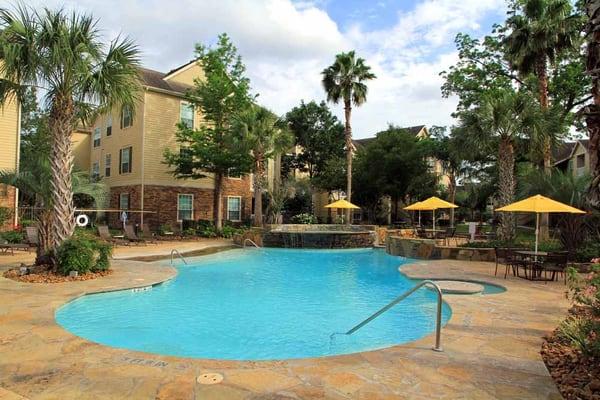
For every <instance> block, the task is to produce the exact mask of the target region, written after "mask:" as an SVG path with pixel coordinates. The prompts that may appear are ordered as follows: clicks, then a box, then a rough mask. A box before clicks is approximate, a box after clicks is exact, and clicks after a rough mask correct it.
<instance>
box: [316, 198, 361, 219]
mask: <svg viewBox="0 0 600 400" xmlns="http://www.w3.org/2000/svg"><path fill="white" fill-rule="evenodd" d="M325 208H338V209H339V208H341V209H348V208H350V209H360V207H359V206H357V205H354V204H352V203H350V202H349V201H347V200H344V199H340V200H338V201H334V202H333V203H329V204H327V205H326V206H325ZM342 218H343V217H342Z"/></svg>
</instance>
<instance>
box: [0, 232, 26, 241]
mask: <svg viewBox="0 0 600 400" xmlns="http://www.w3.org/2000/svg"><path fill="white" fill-rule="evenodd" d="M0 238H2V239H4V240H6V241H7V242H8V243H23V241H25V234H24V233H23V232H22V231H18V230H14V231H6V232H3V233H0Z"/></svg>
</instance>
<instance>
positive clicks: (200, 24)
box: [30, 0, 505, 137]
mask: <svg viewBox="0 0 600 400" xmlns="http://www.w3.org/2000/svg"><path fill="white" fill-rule="evenodd" d="M30 3H32V5H34V6H49V7H56V6H61V5H62V4H63V1H62V0H43V1H42V0H30ZM328 3H329V0H313V1H311V0H306V1H296V2H292V1H291V0H220V1H212V0H171V1H169V2H165V1H164V0H77V1H73V0H68V1H67V2H66V3H65V6H66V7H67V8H70V9H73V8H74V9H78V10H83V11H86V12H90V13H92V14H93V15H94V16H96V17H98V18H100V26H101V27H102V28H103V29H105V30H106V32H105V34H106V36H107V37H108V38H112V37H114V36H116V35H117V34H119V33H122V34H126V35H128V36H130V37H131V38H132V39H133V40H135V41H136V42H137V43H138V44H139V45H140V48H141V50H142V51H143V62H144V64H145V65H146V66H148V67H150V68H154V69H158V70H161V71H168V70H170V69H172V68H175V67H177V66H179V65H181V64H184V63H186V62H187V61H189V60H190V59H191V58H192V57H193V49H194V45H195V44H196V43H198V42H202V43H211V42H213V41H214V40H215V38H216V36H217V35H218V34H219V33H221V32H227V33H228V34H229V35H230V36H231V37H232V40H233V41H234V43H235V44H236V45H237V46H238V48H239V50H240V53H241V54H242V56H243V58H244V61H245V63H246V65H247V68H248V75H249V77H250V78H251V80H252V85H253V88H254V89H255V91H256V92H258V93H259V94H260V97H259V101H260V102H261V103H262V104H264V105H266V106H268V107H269V108H271V109H272V110H273V111H275V112H277V113H280V114H282V113H285V112H286V111H288V110H289V109H290V108H292V107H293V106H295V105H297V104H298V103H299V102H300V100H301V99H304V100H306V101H309V100H312V99H315V100H317V101H320V100H322V99H324V98H325V95H324V93H323V90H322V88H321V75H320V72H321V71H322V70H323V69H324V68H325V67H326V66H327V65H329V64H330V63H331V62H333V59H334V56H335V54H336V53H338V52H340V51H347V50H350V49H356V50H357V52H358V53H359V55H360V56H362V57H364V58H365V59H366V60H367V63H368V64H369V65H371V66H372V67H373V70H374V72H375V73H376V74H377V76H378V78H377V79H376V80H375V81H373V82H371V83H369V88H370V89H369V96H368V100H367V103H366V104H365V105H364V106H362V107H360V108H359V109H357V110H355V112H354V114H353V127H354V132H355V135H356V137H366V136H372V135H373V134H374V133H375V132H377V131H379V130H381V129H384V128H385V127H386V125H387V123H388V122H393V123H396V124H399V125H417V124H428V125H432V124H437V125H440V124H450V123H451V122H452V119H451V117H450V114H451V112H452V111H453V110H454V108H455V106H456V100H455V99H442V97H441V93H440V89H439V88H440V86H441V84H442V81H441V78H440V77H439V75H438V74H439V72H440V71H442V70H444V69H446V68H447V67H448V66H449V65H451V64H452V63H453V62H455V61H456V53H455V51H454V48H453V39H454V36H455V35H456V33H458V32H459V31H463V30H467V31H474V32H478V31H479V29H480V26H481V24H482V23H483V22H484V21H485V19H486V18H487V17H489V15H496V16H501V13H503V11H504V7H505V2H504V0H461V1H455V0H417V1H416V2H415V3H416V4H415V6H414V7H413V8H412V9H411V10H409V11H404V12H398V14H397V21H396V23H395V24H393V26H391V27H389V28H386V29H380V30H373V29H366V28H364V27H363V26H362V25H361V24H354V25H352V26H350V27H348V29H347V30H345V31H342V30H341V28H340V27H339V25H338V24H337V23H336V21H334V20H332V19H331V18H330V16H329V15H328V14H327V12H326V11H325V6H326V5H327V4H328ZM345 5H346V4H345V3H341V4H340V5H339V6H341V7H343V6H345ZM367 8H368V7H367ZM390 8H391V7H390V5H387V9H390ZM365 10H366V8H365ZM359 11H360V10H359ZM349 12H350V11H349ZM365 12H366V11H365ZM365 19H366V17H365ZM369 26H372V23H369ZM332 108H333V109H334V110H335V112H336V113H337V114H338V116H340V117H341V116H342V108H341V106H340V105H332Z"/></svg>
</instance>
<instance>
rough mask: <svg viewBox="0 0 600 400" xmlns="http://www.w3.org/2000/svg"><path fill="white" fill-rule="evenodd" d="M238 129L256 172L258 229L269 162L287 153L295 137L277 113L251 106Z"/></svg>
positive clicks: (240, 116)
mask: <svg viewBox="0 0 600 400" xmlns="http://www.w3.org/2000/svg"><path fill="white" fill-rule="evenodd" d="M234 124H235V126H234V130H235V131H236V132H238V133H239V134H240V135H241V136H242V138H243V140H244V143H246V145H247V146H248V148H249V150H250V152H251V153H252V158H253V164H254V166H253V171H254V226H262V223H263V215H262V194H263V189H264V185H265V179H266V163H267V160H268V159H270V158H272V157H274V156H275V155H276V154H279V153H281V152H282V151H285V150H287V149H288V148H289V147H290V146H291V145H292V144H293V137H292V135H291V133H290V131H289V130H288V129H287V126H286V125H285V124H284V123H282V120H280V119H279V118H278V117H277V116H276V115H275V114H273V113H272V112H271V111H269V110H267V109H266V108H264V107H260V106H251V107H250V108H249V109H248V110H246V111H244V112H242V113H241V114H240V115H238V116H237V118H236V120H235V122H234Z"/></svg>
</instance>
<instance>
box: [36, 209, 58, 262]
mask: <svg viewBox="0 0 600 400" xmlns="http://www.w3.org/2000/svg"><path fill="white" fill-rule="evenodd" d="M36 219H37V228H38V240H39V245H38V247H37V249H36V256H35V263H36V264H37V265H41V264H48V262H51V260H50V259H49V257H48V252H49V251H50V249H52V247H53V245H54V240H53V237H52V211H51V210H49V209H47V208H43V209H42V210H41V211H40V213H39V214H38V216H37V218H36Z"/></svg>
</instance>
